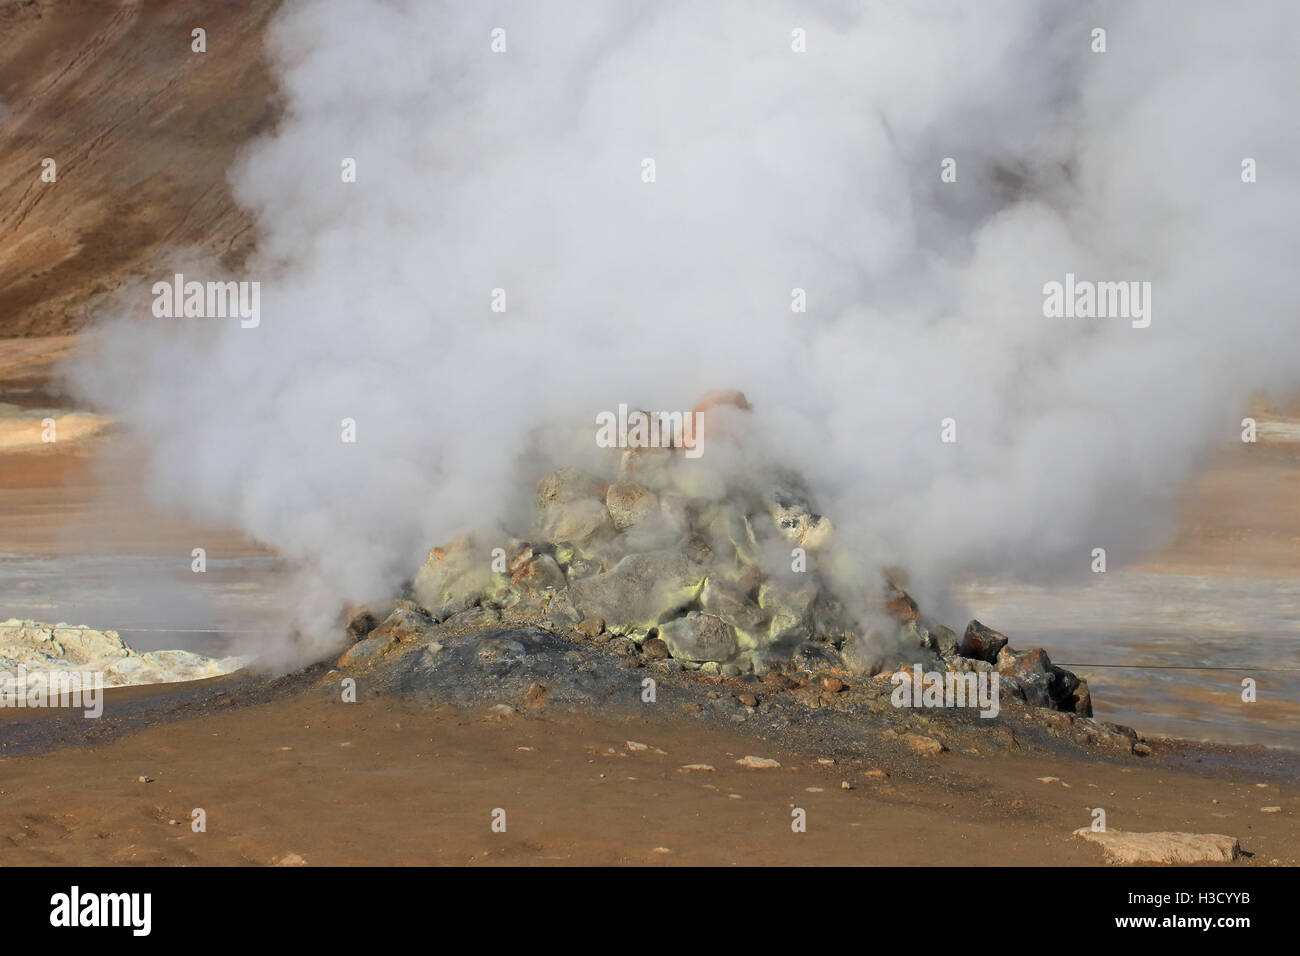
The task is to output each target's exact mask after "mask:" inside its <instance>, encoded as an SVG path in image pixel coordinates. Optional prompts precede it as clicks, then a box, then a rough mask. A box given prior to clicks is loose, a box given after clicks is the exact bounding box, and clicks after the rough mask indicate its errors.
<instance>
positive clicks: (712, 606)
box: [700, 574, 766, 635]
mask: <svg viewBox="0 0 1300 956" xmlns="http://www.w3.org/2000/svg"><path fill="white" fill-rule="evenodd" d="M748 583H749V581H748V580H746V579H742V580H740V581H729V580H727V579H725V578H723V577H721V576H720V575H717V574H714V575H711V576H710V577H709V579H708V580H707V581H705V582H704V590H703V592H701V595H700V601H701V604H702V605H703V607H704V610H705V611H707V612H708V613H710V614H712V615H713V616H714V617H719V618H721V619H722V620H724V621H726V622H727V623H728V624H730V625H731V626H732V627H734V628H736V629H737V630H739V631H745V632H746V633H748V634H755V635H756V634H758V633H759V631H760V628H762V627H763V625H764V622H765V617H766V616H765V615H764V613H763V609H762V608H761V607H759V606H758V603H757V602H756V601H753V600H751V599H750V597H749V594H748V588H747V585H748Z"/></svg>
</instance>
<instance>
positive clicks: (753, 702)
mask: <svg viewBox="0 0 1300 956" xmlns="http://www.w3.org/2000/svg"><path fill="white" fill-rule="evenodd" d="M736 700H738V701H740V702H741V703H742V704H744V705H745V706H746V707H757V706H758V698H757V697H755V696H754V695H753V694H737V695H736Z"/></svg>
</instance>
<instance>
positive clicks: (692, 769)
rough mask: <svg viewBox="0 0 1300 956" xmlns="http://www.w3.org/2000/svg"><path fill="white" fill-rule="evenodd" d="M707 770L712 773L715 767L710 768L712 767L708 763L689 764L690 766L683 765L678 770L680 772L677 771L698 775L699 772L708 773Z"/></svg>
mask: <svg viewBox="0 0 1300 956" xmlns="http://www.w3.org/2000/svg"><path fill="white" fill-rule="evenodd" d="M706 770H707V771H709V772H712V771H713V767H712V766H710V765H709V764H707V763H688V764H682V766H681V767H679V768H678V771H677V772H678V773H697V772H699V771H706Z"/></svg>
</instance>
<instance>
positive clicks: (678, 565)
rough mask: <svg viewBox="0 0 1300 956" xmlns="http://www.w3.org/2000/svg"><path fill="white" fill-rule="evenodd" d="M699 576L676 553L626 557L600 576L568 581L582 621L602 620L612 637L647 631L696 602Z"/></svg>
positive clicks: (686, 561) (700, 578) (697, 570)
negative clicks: (583, 619) (586, 618)
mask: <svg viewBox="0 0 1300 956" xmlns="http://www.w3.org/2000/svg"><path fill="white" fill-rule="evenodd" d="M703 578H704V575H703V573H702V572H701V571H700V570H699V568H698V567H696V566H695V565H693V564H692V563H691V562H689V561H688V560H687V559H686V556H685V555H684V554H682V553H681V552H680V551H675V550H665V551H651V552H647V553H645V554H629V555H628V556H627V557H625V558H623V560H621V561H619V562H618V564H616V565H614V567H612V568H610V569H609V570H608V571H604V572H602V573H600V574H593V575H591V576H590V577H586V578H581V579H579V580H577V581H573V582H571V583H570V585H569V596H570V598H572V600H573V605H574V607H575V608H577V610H578V612H579V613H580V614H582V616H583V617H598V618H603V619H604V621H605V627H606V628H607V629H608V630H609V631H610V632H612V633H614V634H627V633H630V632H632V631H635V630H643V631H644V630H649V629H650V628H651V627H653V626H654V625H656V624H658V623H659V621H660V619H661V618H663V617H664V616H666V615H670V614H672V613H673V612H675V611H677V610H680V609H682V608H684V607H686V606H687V605H689V604H690V603H691V602H692V601H694V600H695V598H696V596H697V595H698V593H699V589H700V585H701V583H702V582H703Z"/></svg>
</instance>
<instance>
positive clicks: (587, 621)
mask: <svg viewBox="0 0 1300 956" xmlns="http://www.w3.org/2000/svg"><path fill="white" fill-rule="evenodd" d="M604 629H605V619H604V618H603V617H584V618H583V619H582V620H581V621H579V622H578V625H577V627H576V628H574V630H576V631H577V632H578V633H579V634H582V635H584V636H585V637H589V638H594V637H595V636H596V635H597V634H599V633H600V632H601V631H603V630H604Z"/></svg>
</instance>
